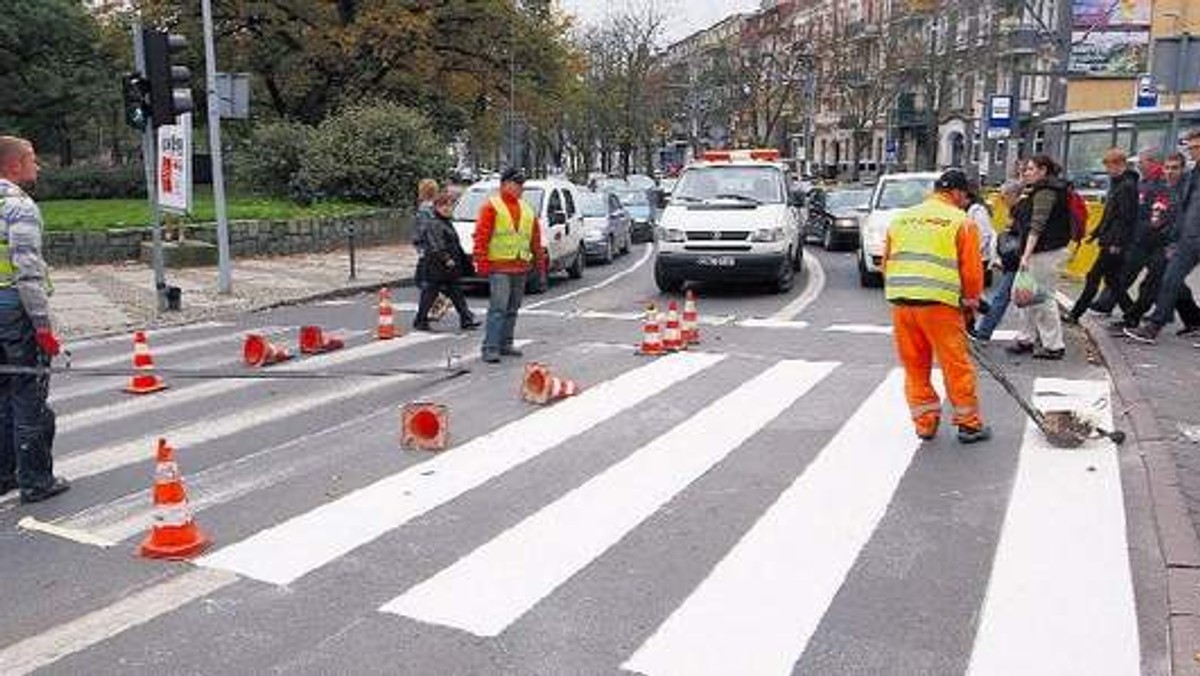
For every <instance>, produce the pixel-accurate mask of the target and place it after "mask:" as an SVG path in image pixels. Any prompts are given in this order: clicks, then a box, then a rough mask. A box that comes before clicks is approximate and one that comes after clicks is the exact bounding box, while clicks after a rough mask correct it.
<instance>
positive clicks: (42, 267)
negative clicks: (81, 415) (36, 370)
mask: <svg viewBox="0 0 1200 676" xmlns="http://www.w3.org/2000/svg"><path fill="white" fill-rule="evenodd" d="M37 177H38V163H37V155H36V154H35V152H34V149H33V144H31V143H30V142H29V141H26V140H25V139H21V138H17V137H14V136H0V227H2V229H3V232H2V233H0V234H2V235H3V241H2V242H0V359H2V360H3V362H2V363H3V364H5V365H8V366H25V367H36V366H45V365H48V364H49V363H50V360H51V358H53V357H54V356H55V355H57V354H58V353H59V350H60V349H61V348H60V345H59V341H58V337H57V336H55V335H54V329H53V328H52V326H51V323H50V306H49V303H48V301H47V300H46V296H47V294H48V293H49V290H50V280H49V277H48V275H47V272H46V263H45V261H43V260H42V214H41V211H40V210H39V209H38V207H37V205H36V204H35V203H34V201H33V199H32V198H30V197H29V195H28V194H26V193H25V191H24V190H23V188H22V186H24V187H29V186H31V185H33V184H34V183H36V182H37ZM49 394H50V376H49V374H38V375H35V374H13V375H5V376H0V432H2V435H0V494H4V493H7V492H9V491H11V490H13V489H18V488H19V489H20V498H21V502H40V501H42V500H45V499H47V498H51V497H54V496H55V495H58V494H59V493H62V492H64V491H66V490H67V489H68V488H70V484H69V483H68V482H67V481H66V480H65V479H62V478H59V477H56V476H54V459H53V456H52V455H51V450H52V448H53V446H54V430H55V426H54V411H52V410H50V407H49V406H48V405H47V404H46V399H47V398H48V397H49Z"/></svg>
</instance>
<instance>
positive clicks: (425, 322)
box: [413, 190, 479, 331]
mask: <svg viewBox="0 0 1200 676" xmlns="http://www.w3.org/2000/svg"><path fill="white" fill-rule="evenodd" d="M454 200H455V196H454V194H453V193H451V192H449V191H447V190H443V191H441V192H439V193H438V194H437V196H436V197H435V198H434V200H433V211H432V213H423V212H418V213H417V223H416V230H417V235H416V239H417V240H418V241H420V242H421V248H420V250H421V258H420V259H419V260H418V261H417V275H416V277H417V284H418V286H419V287H420V288H421V299H420V301H419V303H418V305H417V316H416V318H415V319H413V329H415V330H417V331H429V330H431V329H430V326H429V315H430V311H431V310H432V309H433V307H434V304H435V301H437V299H438V297H439V296H441V295H443V294H444V295H445V296H446V297H447V298H449V299H450V302H451V303H452V304H453V305H454V309H455V310H456V311H457V312H458V318H459V326H460V327H461V328H462V329H464V330H470V329H474V328H478V327H479V321H478V320H476V319H475V316H474V315H472V314H471V309H470V308H469V307H468V306H467V299H466V297H465V296H464V295H463V291H462V286H461V285H460V284H459V280H461V279H462V278H463V277H464V276H468V275H471V274H473V273H474V270H473V268H472V266H471V260H470V259H469V258H467V254H466V252H464V251H463V248H462V245H461V244H459V241H458V233H456V232H455V231H454V225H453V224H452V223H451V221H450V214H451V213H452V212H453V211H454Z"/></svg>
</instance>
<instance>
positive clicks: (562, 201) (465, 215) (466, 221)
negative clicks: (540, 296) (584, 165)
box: [452, 178, 586, 294]
mask: <svg viewBox="0 0 1200 676" xmlns="http://www.w3.org/2000/svg"><path fill="white" fill-rule="evenodd" d="M499 190H500V183H499V182H498V181H495V180H491V181H480V182H479V183H475V184H473V185H472V186H471V187H469V188H467V189H466V191H464V192H463V194H462V196H461V197H460V198H459V200H458V203H457V204H455V205H454V215H453V216H452V218H453V220H454V230H455V231H456V232H458V240H459V242H460V243H462V247H463V250H464V251H466V252H467V255H468V256H469V255H471V251H472V250H473V249H474V247H475V220H476V218H477V217H478V216H479V210H480V209H481V208H482V207H483V205H484V203H486V202H487V200H488V198H489V197H491V196H492V195H494V194H496V193H497V192H498V191H499ZM581 191H582V188H579V187H578V186H576V185H574V184H573V183H571V182H569V181H565V180H563V179H560V178H548V179H544V180H536V181H526V182H525V192H524V194H523V195H522V196H521V199H523V200H525V201H526V202H528V203H529V205H530V206H532V207H533V208H534V210H535V211H536V212H537V215H538V222H539V223H540V224H541V228H542V229H541V236H542V247H543V248H544V249H545V251H546V257H547V260H549V261H550V269H549V270H548V271H546V272H544V273H540V274H539V273H532V274H530V275H529V279H528V280H527V281H526V283H525V290H526V292H527V293H534V294H536V293H542V292H544V291H545V290H546V288H547V287H548V286H549V273H550V272H558V271H565V272H566V273H567V275H568V276H569V277H570V278H571V279H579V278H580V277H582V276H583V266H584V263H585V260H586V251H585V249H584V244H583V234H584V233H583V230H584V228H583V212H582V210H581V209H580V205H579V194H580V192H581ZM483 281H485V280H483V279H481V278H468V279H466V280H465V282H466V283H471V282H483Z"/></svg>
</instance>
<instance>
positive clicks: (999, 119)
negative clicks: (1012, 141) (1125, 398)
mask: <svg viewBox="0 0 1200 676" xmlns="http://www.w3.org/2000/svg"><path fill="white" fill-rule="evenodd" d="M1012 104H1013V97H1011V96H1009V95H1007V94H993V95H992V97H991V98H990V99H988V130H987V137H988V138H990V139H997V138H1008V137H1009V136H1011V135H1012V108H1013V105H1012Z"/></svg>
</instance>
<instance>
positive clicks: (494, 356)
mask: <svg viewBox="0 0 1200 676" xmlns="http://www.w3.org/2000/svg"><path fill="white" fill-rule="evenodd" d="M483 360H484V361H485V362H487V363H489V364H499V363H500V353H499V352H497V351H495V350H484V351H483Z"/></svg>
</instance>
